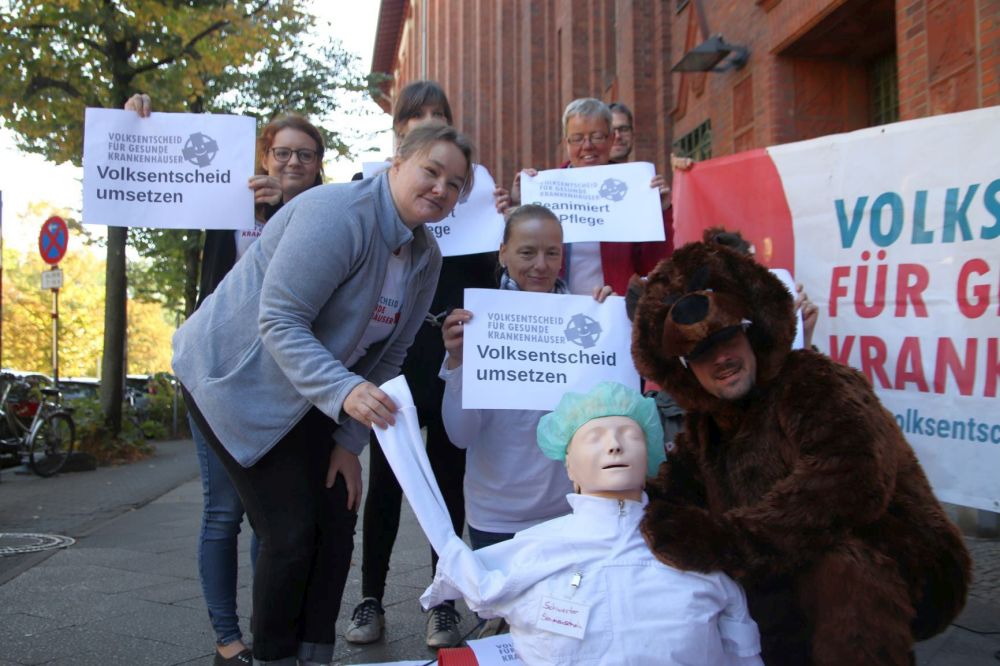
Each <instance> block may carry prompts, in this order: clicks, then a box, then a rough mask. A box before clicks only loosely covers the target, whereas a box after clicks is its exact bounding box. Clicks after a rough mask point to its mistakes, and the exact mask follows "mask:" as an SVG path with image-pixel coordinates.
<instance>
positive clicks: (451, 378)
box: [441, 204, 611, 550]
mask: <svg viewBox="0 0 1000 666" xmlns="http://www.w3.org/2000/svg"><path fill="white" fill-rule="evenodd" d="M562 239H563V235H562V226H561V225H560V223H559V219H558V218H557V217H556V216H555V214H553V213H552V211H550V210H549V209H548V208H545V207H544V206H537V205H531V204H529V205H525V206H519V207H517V208H514V209H512V210H511V211H510V212H509V214H508V217H507V223H506V226H505V227H504V232H503V242H502V243H501V244H500V254H499V259H500V266H501V275H500V288H501V289H509V290H512V291H532V292H538V293H545V294H548V293H552V294H566V293H568V289H567V287H566V283H565V282H563V280H562V279H560V278H559V270H560V268H561V267H562V262H563V242H562ZM610 294H611V287H610V286H604V287H597V288H595V289H594V290H593V296H594V298H595V299H596V300H597V301H598V302H603V301H604V299H605V298H607V297H608V296H609V295H610ZM472 317H473V313H472V312H470V311H468V310H455V311H454V312H452V313H451V314H450V315H448V317H447V318H446V319H445V320H444V327H443V337H444V346H445V349H446V350H447V352H448V355H447V356H446V357H445V361H444V364H443V366H442V368H441V378H442V379H444V381H445V395H444V403H443V405H442V414H443V417H444V425H445V428H447V430H448V436H449V437H450V438H451V441H453V442H454V443H455V446H458V447H461V448H463V449H466V469H465V511H466V520H467V522H468V524H469V541H470V542H471V544H472V548H473V549H475V550H478V549H479V548H484V547H486V546H489V545H492V544H494V543H499V542H501V541H506V540H507V539H512V538H513V537H514V534H515V533H516V532H520V531H521V530H523V529H526V528H528V527H531V526H533V525H537V524H538V523H541V522H544V521H546V520H550V519H552V518H555V517H557V516H561V515H563V514H566V513H569V510H570V507H569V504H567V502H566V495H567V494H568V493H570V492H572V491H573V488H572V486H571V485H570V483H569V480H568V479H567V477H566V469H565V467H564V466H563V465H562V464H561V463H559V462H556V461H553V460H550V459H548V458H546V457H545V456H544V455H543V454H542V452H541V451H540V450H539V448H538V446H537V445H536V444H535V430H536V428H537V427H538V421H539V419H541V418H542V416H543V415H544V414H545V413H546V412H544V411H537V410H518V409H488V410H487V409H482V410H481V409H462V358H463V346H462V342H463V338H464V336H463V332H464V326H465V324H466V323H467V322H469V321H471V320H472Z"/></svg>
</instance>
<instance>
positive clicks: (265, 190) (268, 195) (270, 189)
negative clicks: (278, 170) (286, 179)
mask: <svg viewBox="0 0 1000 666" xmlns="http://www.w3.org/2000/svg"><path fill="white" fill-rule="evenodd" d="M247 185H248V186H249V187H250V189H251V190H253V202H254V204H255V205H256V204H262V203H265V204H270V205H272V206H277V205H278V204H279V203H281V197H282V195H283V192H282V190H281V181H279V180H278V179H277V178H275V177H274V176H268V175H266V174H258V175H256V176H250V180H248V181H247Z"/></svg>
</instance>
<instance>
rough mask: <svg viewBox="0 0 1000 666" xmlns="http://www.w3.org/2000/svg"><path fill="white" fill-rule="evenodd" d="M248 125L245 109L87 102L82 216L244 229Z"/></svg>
mask: <svg viewBox="0 0 1000 666" xmlns="http://www.w3.org/2000/svg"><path fill="white" fill-rule="evenodd" d="M254 133H255V122H254V119H253V118H250V117H247V116H229V115H213V114H207V113H159V112H156V113H153V114H152V115H151V116H150V117H148V118H140V117H139V115H138V114H137V113H135V112H134V111H119V110H116V109H87V112H86V118H85V124H84V142H83V222H84V224H103V225H107V226H115V227H158V228H169V229H252V228H253V227H254V216H253V193H252V192H251V191H250V188H249V187H247V179H249V178H250V176H252V175H253V173H254V149H255V148H254V145H255V143H254Z"/></svg>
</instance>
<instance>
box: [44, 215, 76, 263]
mask: <svg viewBox="0 0 1000 666" xmlns="http://www.w3.org/2000/svg"><path fill="white" fill-rule="evenodd" d="M67 245H69V229H67V228H66V222H64V221H63V219H62V218H61V217H58V216H56V215H53V216H52V217H50V218H49V219H47V220H45V222H43V223H42V230H41V231H40V232H39V234H38V253H39V254H41V255H42V261H44V262H45V263H47V264H52V265H55V264H58V263H59V262H60V261H62V258H63V257H64V256H66V246H67Z"/></svg>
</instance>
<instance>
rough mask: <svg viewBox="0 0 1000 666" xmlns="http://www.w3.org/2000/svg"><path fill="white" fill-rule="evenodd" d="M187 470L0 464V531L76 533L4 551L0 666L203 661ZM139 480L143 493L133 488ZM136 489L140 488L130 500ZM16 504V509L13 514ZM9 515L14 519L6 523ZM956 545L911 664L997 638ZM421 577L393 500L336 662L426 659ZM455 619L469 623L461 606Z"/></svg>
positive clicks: (993, 565)
mask: <svg viewBox="0 0 1000 666" xmlns="http://www.w3.org/2000/svg"><path fill="white" fill-rule="evenodd" d="M150 465H152V467H150ZM141 466H145V467H141ZM196 474H197V465H196V462H195V456H194V448H193V446H191V445H190V443H173V444H166V445H161V446H160V447H159V450H158V454H157V456H156V457H155V458H153V459H152V460H151V461H145V462H143V463H138V464H137V465H132V466H126V467H119V468H108V469H102V470H98V472H90V473H79V474H70V475H63V476H59V477H56V478H54V479H47V480H46V479H34V478H32V477H16V478H14V479H13V480H12V479H11V471H10V470H7V471H5V472H4V473H3V481H2V482H0V506H2V507H3V511H2V516H0V531H23V532H27V531H32V532H36V531H43V529H49V530H55V529H57V527H58V526H60V525H62V526H63V527H62V528H60V529H64V530H66V531H64V532H62V533H63V534H68V535H69V536H73V537H75V538H77V543H76V544H75V545H73V546H71V547H69V548H67V549H65V550H59V551H54V554H51V555H49V554H47V553H41V554H39V555H45V557H44V558H42V559H41V560H39V561H35V562H33V563H32V564H31V566H30V567H23V565H22V567H23V569H24V570H23V571H21V572H18V573H17V574H16V575H14V576H13V577H10V576H9V577H8V578H7V579H5V578H4V577H3V575H4V574H3V572H4V564H5V560H10V559H18V558H23V557H25V556H16V557H15V558H0V666H12V665H14V664H18V665H27V664H57V665H63V664H65V665H67V666H68V665H70V664H73V665H75V666H108V665H117V664H123V665H131V664H152V665H157V666H158V665H171V664H198V665H205V666H208V665H210V664H211V663H212V652H213V648H212V641H213V638H212V635H211V631H210V629H209V625H208V618H207V614H206V612H205V607H204V602H203V601H202V598H201V588H200V585H199V583H198V577H197V565H196V561H195V552H196V548H197V540H198V528H199V524H200V511H201V486H200V482H199V481H198V479H197V477H196ZM154 479H158V480H157V481H154ZM171 482H172V483H173V485H172V486H171V487H172V488H173V489H172V490H169V492H165V494H164V491H165V489H164V488H163V486H164V485H165V484H169V483H171ZM143 488H145V489H146V492H145V493H139V491H141V490H142V489H143ZM137 493H138V494H144V495H145V498H137V497H136V495H137ZM42 498H47V500H46V502H47V503H46V504H39V502H41V501H42ZM154 498H155V499H154ZM150 499H152V501H149V500H150ZM146 502H148V503H146ZM105 504H107V506H105ZM37 507H42V508H41V509H39V508H37ZM51 507H58V510H56V509H53V508H51ZM25 511H27V513H24V512H25ZM18 513H22V514H23V515H22V516H21V518H20V519H19V518H18V516H17V515H16V514H18ZM84 514H86V515H84ZM36 516H37V517H36ZM19 520H21V521H24V522H23V523H22V524H17V523H18V522H19ZM358 525H359V532H358V534H357V535H356V537H355V551H354V562H353V564H352V569H351V575H350V579H349V581H348V586H347V591H346V592H345V596H344V604H343V608H342V609H341V613H340V617H339V618H338V619H337V628H338V630H339V633H342V632H343V630H344V628H345V627H346V626H347V623H348V621H349V619H350V617H349V616H350V612H351V609H352V608H353V606H354V604H355V603H356V602H357V601H358V600H359V599H360V578H361V570H360V553H361V535H360V525H361V522H360V520H359V523H358ZM248 545H249V538H248V537H247V535H246V533H245V531H244V534H243V535H242V536H241V565H242V566H241V570H240V583H241V584H242V586H241V588H240V594H239V609H240V613H241V614H242V615H243V616H247V615H248V614H249V611H250V599H249V587H248V584H249V580H250V579H249V556H248ZM969 545H970V548H971V550H972V552H973V557H974V558H975V560H976V573H977V583H976V585H975V588H974V590H973V594H972V597H971V598H970V601H969V605H968V607H967V609H966V612H965V613H963V615H962V617H961V618H960V619H959V621H958V622H957V624H958V625H960V626H961V627H965V628H959V627H957V626H955V627H952V628H950V629H949V630H948V631H947V632H945V633H944V634H943V635H941V636H938V637H936V638H935V639H933V640H931V641H928V642H926V643H923V644H921V645H919V646H918V649H917V652H918V664H921V665H928V666H959V665H961V666H998V665H1000V660H997V659H995V658H994V656H993V655H994V653H996V652H997V651H1000V635H997V634H994V635H981V634H977V633H973V631H979V632H1000V542H998V541H986V540H970V542H969ZM49 552H50V553H53V551H49ZM7 571H8V572H9V571H11V567H10V566H8V567H7ZM429 580H430V553H429V549H428V546H427V545H426V542H425V540H424V538H423V536H422V534H421V533H420V528H419V526H418V525H417V523H416V520H415V518H414V517H413V514H412V513H411V512H410V511H409V507H406V506H405V505H404V511H403V518H402V524H401V528H400V535H399V538H398V539H397V542H396V548H395V550H394V551H393V559H392V570H391V571H390V575H389V580H388V585H387V589H386V599H385V604H386V636H385V638H384V639H383V641H381V642H379V643H376V644H374V645H370V646H363V647H356V646H352V645H349V644H347V643H346V642H344V641H340V642H339V643H338V647H337V651H336V655H335V660H336V662H337V663H342V664H362V663H372V662H383V661H394V660H403V659H428V660H430V659H432V658H433V657H434V654H433V653H432V652H431V651H430V650H428V649H427V648H426V647H424V645H423V634H424V622H425V620H424V615H423V614H422V613H421V612H420V610H419V605H418V602H417V598H418V597H419V596H420V593H421V592H422V591H423V589H424V587H425V586H426V585H427V583H428V582H429ZM244 623H245V620H244ZM462 626H463V629H464V630H468V629H470V628H471V627H472V626H473V621H472V619H471V615H470V614H469V613H468V612H467V611H465V610H464V609H463V624H462Z"/></svg>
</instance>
